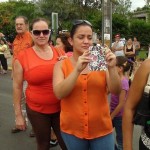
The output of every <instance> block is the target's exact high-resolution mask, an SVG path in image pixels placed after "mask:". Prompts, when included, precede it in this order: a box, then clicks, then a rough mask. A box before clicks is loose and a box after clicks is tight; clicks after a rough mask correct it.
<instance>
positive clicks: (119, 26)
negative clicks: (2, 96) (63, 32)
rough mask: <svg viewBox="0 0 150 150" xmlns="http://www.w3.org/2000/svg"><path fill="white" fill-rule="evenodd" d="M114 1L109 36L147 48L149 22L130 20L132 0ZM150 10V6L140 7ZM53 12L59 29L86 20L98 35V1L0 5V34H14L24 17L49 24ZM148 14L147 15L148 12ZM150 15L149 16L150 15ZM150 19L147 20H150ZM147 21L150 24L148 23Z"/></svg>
mask: <svg viewBox="0 0 150 150" xmlns="http://www.w3.org/2000/svg"><path fill="white" fill-rule="evenodd" d="M111 1H112V2H113V12H115V13H114V14H113V16H112V18H113V19H112V36H113V37H114V35H115V34H116V33H120V34H121V36H122V37H125V38H128V37H133V36H136V37H137V38H138V39H139V41H140V42H141V44H142V45H146V46H147V45H148V44H149V39H150V36H149V34H148V33H150V23H146V22H144V21H141V20H135V19H131V20H129V18H130V13H129V12H130V8H131V0H111ZM143 10H146V11H150V6H145V7H143ZM52 12H55V13H58V17H59V23H60V24H61V26H62V29H68V30H69V29H70V27H71V25H72V21H73V20H75V19H86V20H88V21H90V22H91V23H92V25H93V29H94V31H95V32H98V33H101V29H102V12H101V0H55V1H54V0H38V2H36V3H34V2H33V1H27V0H18V1H17V0H9V1H8V2H1V3H0V32H3V33H4V34H5V35H6V36H8V35H10V36H11V37H13V36H14V35H15V26H14V19H15V18H16V16H20V15H24V16H26V17H27V18H28V19H29V21H30V22H31V21H32V20H33V18H37V17H44V18H47V19H48V20H50V21H51V14H52ZM149 14H150V13H149ZM149 16H150V15H149ZM149 18H150V17H149ZM149 22H150V21H149Z"/></svg>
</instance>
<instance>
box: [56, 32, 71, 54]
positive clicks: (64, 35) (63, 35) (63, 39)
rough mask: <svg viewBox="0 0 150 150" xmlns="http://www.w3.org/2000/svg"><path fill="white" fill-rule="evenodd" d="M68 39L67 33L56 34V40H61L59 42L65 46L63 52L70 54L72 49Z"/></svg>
mask: <svg viewBox="0 0 150 150" xmlns="http://www.w3.org/2000/svg"><path fill="white" fill-rule="evenodd" d="M69 37H70V34H69V33H68V32H67V33H61V34H58V35H57V37H56V39H58V38H60V39H61V42H62V43H63V44H64V45H65V52H66V53H67V52H72V51H73V48H72V46H71V45H70V43H69V41H68V39H69Z"/></svg>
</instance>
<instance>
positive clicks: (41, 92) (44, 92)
mask: <svg viewBox="0 0 150 150" xmlns="http://www.w3.org/2000/svg"><path fill="white" fill-rule="evenodd" d="M31 34H32V38H33V41H34V46H33V47H31V48H28V49H26V50H24V51H22V52H20V53H19V54H18V56H17V57H16V60H15V62H14V78H13V90H14V108H15V117H16V126H17V128H18V129H21V130H25V128H26V124H25V120H24V118H23V115H22V112H21V103H20V100H21V92H22V83H23V80H26V81H27V82H28V87H27V89H26V103H27V105H26V109H27V115H28V117H29V120H30V122H31V124H32V126H33V129H34V131H35V136H36V140H37V149H38V150H49V147H50V132H51V127H52V128H53V129H54V132H55V134H56V136H57V139H58V142H59V144H60V146H61V148H62V150H66V149H67V148H66V146H65V144H64V142H63V140H62V138H61V134H60V127H59V126H60V122H59V115H60V101H59V100H58V99H57V98H56V97H55V95H54V93H53V87H52V80H53V77H52V75H53V68H54V64H55V63H56V62H57V60H58V54H57V52H56V51H55V49H54V48H53V47H50V46H49V44H48V40H49V36H50V30H49V27H48V23H47V21H46V20H45V19H42V18H40V19H36V20H34V21H33V24H32V31H31Z"/></svg>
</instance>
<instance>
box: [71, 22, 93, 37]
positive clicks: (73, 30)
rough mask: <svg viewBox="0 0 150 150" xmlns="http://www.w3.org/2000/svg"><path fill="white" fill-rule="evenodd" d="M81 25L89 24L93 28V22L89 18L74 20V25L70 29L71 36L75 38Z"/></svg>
mask: <svg viewBox="0 0 150 150" xmlns="http://www.w3.org/2000/svg"><path fill="white" fill-rule="evenodd" d="M79 26H89V27H91V28H92V24H91V23H90V22H89V21H87V20H74V21H73V26H72V28H71V30H70V37H71V38H73V36H74V34H75V32H76V30H77V29H78V27H79Z"/></svg>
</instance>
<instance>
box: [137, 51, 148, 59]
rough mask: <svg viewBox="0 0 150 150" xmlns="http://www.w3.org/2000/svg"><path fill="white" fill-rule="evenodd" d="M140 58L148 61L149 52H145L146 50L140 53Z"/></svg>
mask: <svg viewBox="0 0 150 150" xmlns="http://www.w3.org/2000/svg"><path fill="white" fill-rule="evenodd" d="M138 58H139V59H146V58H147V51H144V50H142V51H140V52H139V55H138Z"/></svg>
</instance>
